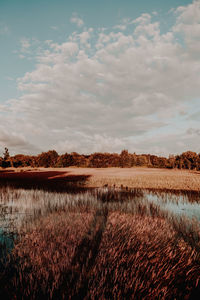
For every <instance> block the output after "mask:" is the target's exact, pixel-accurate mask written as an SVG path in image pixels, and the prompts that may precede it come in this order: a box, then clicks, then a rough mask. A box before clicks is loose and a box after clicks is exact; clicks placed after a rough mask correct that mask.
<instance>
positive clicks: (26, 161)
mask: <svg viewBox="0 0 200 300" xmlns="http://www.w3.org/2000/svg"><path fill="white" fill-rule="evenodd" d="M70 166H76V167H88V168H109V167H121V168H131V167H137V166H145V167H153V168H168V169H174V168H177V169H188V170H200V153H199V154H197V153H196V152H192V151H187V152H183V153H182V154H180V155H170V156H169V157H168V158H166V157H161V156H156V155H151V154H136V153H129V152H128V150H122V151H121V153H120V154H118V153H101V152H96V153H92V154H90V155H83V154H79V153H76V152H72V153H65V154H62V155H59V154H58V153H57V152H56V151H55V150H50V151H47V152H42V153H40V154H38V155H36V156H33V155H23V154H17V155H14V156H10V154H9V151H8V149H7V148H5V151H4V153H3V156H2V157H0V167H2V168H8V167H15V168H18V167H45V168H48V167H52V168H55V167H56V168H62V167H70Z"/></svg>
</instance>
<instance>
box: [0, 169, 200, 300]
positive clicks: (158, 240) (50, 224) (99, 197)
mask: <svg viewBox="0 0 200 300" xmlns="http://www.w3.org/2000/svg"><path fill="white" fill-rule="evenodd" d="M199 177H200V174H199V173H197V172H192V171H191V172H187V171H171V170H169V171H166V170H157V169H146V168H137V169H115V168H111V169H78V168H68V169H61V170H60V169H57V170H53V169H52V170H46V169H40V170H32V171H28V170H19V169H18V170H17V171H15V172H13V171H11V172H2V173H1V181H0V183H1V187H0V216H1V222H4V220H5V219H6V218H7V220H8V219H9V218H10V219H11V220H12V222H10V223H9V224H10V225H9V226H10V227H9V226H7V225H8V223H5V222H4V223H2V224H4V225H6V226H7V227H8V228H7V227H6V226H5V228H6V230H7V232H6V233H4V236H3V237H4V239H5V237H6V234H7V236H8V238H12V237H14V238H13V242H14V244H13V246H12V247H10V246H9V247H10V248H12V249H9V251H8V252H9V253H8V254H7V256H6V257H5V255H4V256H3V257H2V264H0V266H1V268H0V286H1V290H0V298H1V299H198V296H199V293H200V256H199V253H200V226H199V221H198V220H197V219H194V218H193V219H188V218H187V217H184V216H181V217H177V215H175V214H174V213H171V212H169V211H166V210H163V209H162V207H161V206H160V205H158V203H157V204H156V203H153V202H150V201H149V199H148V197H147V193H152V195H158V196H159V197H160V198H159V201H160V203H161V202H163V203H165V202H166V201H167V200H166V199H172V198H173V201H174V202H177V203H179V202H180V201H183V200H184V201H187V202H188V203H189V202H191V203H194V204H195V205H198V203H199V198H200V197H199V180H200V179H199ZM175 178H177V180H175ZM175 181H176V182H175ZM186 183H187V185H186ZM121 185H123V187H122V186H121ZM102 186H104V187H102ZM88 187H90V188H88ZM93 187H95V188H93ZM96 187H98V188H96ZM126 187H129V188H126ZM141 187H143V189H141ZM181 187H184V188H181ZM147 188H149V189H150V191H149V192H147V190H146V189H147ZM169 190H171V192H169ZM172 190H174V191H173V192H172ZM181 190H182V191H181ZM166 195H167V198H166ZM1 208H2V209H1ZM5 212H6V213H5ZM8 212H9V213H8ZM19 212H21V214H19ZM11 214H12V215H11ZM3 218H4V219H3ZM10 228H12V231H11V229H10ZM13 228H14V229H13ZM9 230H10V231H9ZM9 245H10V244H9ZM2 247H4V248H6V242H4V244H2ZM2 249H3V248H2ZM7 250H8V249H7ZM1 252H2V253H5V251H4V252H3V251H1Z"/></svg>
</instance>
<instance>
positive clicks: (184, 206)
mask: <svg viewBox="0 0 200 300" xmlns="http://www.w3.org/2000/svg"><path fill="white" fill-rule="evenodd" d="M145 196H146V198H147V199H148V200H149V201H151V202H153V203H154V204H157V205H159V206H160V208H161V209H164V210H167V211H169V212H172V213H173V214H176V215H185V216H186V217H189V218H196V219H197V220H198V221H200V202H189V200H188V197H187V195H184V196H183V195H173V194H171V193H169V194H167V193H165V194H162V196H161V195H160V196H159V194H153V193H148V192H147V193H145Z"/></svg>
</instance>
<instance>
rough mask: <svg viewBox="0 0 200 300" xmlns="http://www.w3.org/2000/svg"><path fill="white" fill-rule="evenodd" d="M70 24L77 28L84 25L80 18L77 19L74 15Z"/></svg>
mask: <svg viewBox="0 0 200 300" xmlns="http://www.w3.org/2000/svg"><path fill="white" fill-rule="evenodd" d="M70 22H71V23H74V24H76V25H77V26H78V27H82V26H83V25H84V21H83V20H82V19H81V18H80V17H78V15H77V14H76V13H74V14H73V16H72V17H71V19H70Z"/></svg>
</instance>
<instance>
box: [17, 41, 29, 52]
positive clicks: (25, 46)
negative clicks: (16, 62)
mask: <svg viewBox="0 0 200 300" xmlns="http://www.w3.org/2000/svg"><path fill="white" fill-rule="evenodd" d="M20 43H21V52H22V53H27V52H29V49H30V46H31V44H30V40H29V39H27V38H22V39H21V40H20Z"/></svg>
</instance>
